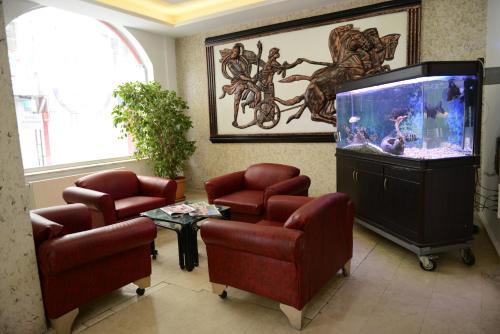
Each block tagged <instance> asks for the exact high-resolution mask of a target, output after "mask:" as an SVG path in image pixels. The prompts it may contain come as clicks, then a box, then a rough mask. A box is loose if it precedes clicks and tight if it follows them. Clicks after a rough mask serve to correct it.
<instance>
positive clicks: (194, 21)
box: [31, 0, 342, 37]
mask: <svg viewBox="0 0 500 334" xmlns="http://www.w3.org/2000/svg"><path fill="white" fill-rule="evenodd" d="M31 1H33V2H36V3H39V4H41V5H45V6H52V7H58V8H61V9H66V10H70V11H73V12H77V13H81V14H84V15H88V16H92V17H95V18H97V19H101V20H105V21H108V22H111V23H114V24H120V25H123V26H126V27H133V28H138V29H143V30H147V31H152V32H156V33H163V34H167V35H170V36H173V37H182V36H189V35H194V34H198V33H200V32H206V31H211V30H218V31H220V29H221V28H222V27H224V26H227V25H235V24H245V23H249V22H252V21H256V20H261V19H264V18H268V17H272V16H284V15H287V14H289V13H291V12H294V11H299V10H304V9H310V8H319V7H323V6H326V5H331V4H332V3H335V2H341V1H342V0H31Z"/></svg>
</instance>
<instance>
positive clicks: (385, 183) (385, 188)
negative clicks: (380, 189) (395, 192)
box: [384, 177, 387, 190]
mask: <svg viewBox="0 0 500 334" xmlns="http://www.w3.org/2000/svg"><path fill="white" fill-rule="evenodd" d="M384 190H387V178H386V177H384Z"/></svg>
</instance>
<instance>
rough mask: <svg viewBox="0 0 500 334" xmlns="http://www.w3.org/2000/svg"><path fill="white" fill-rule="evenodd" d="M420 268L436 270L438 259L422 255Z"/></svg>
mask: <svg viewBox="0 0 500 334" xmlns="http://www.w3.org/2000/svg"><path fill="white" fill-rule="evenodd" d="M420 268H422V269H423V270H425V271H434V270H436V268H437V263H436V261H434V260H432V259H429V258H428V257H421V258H420Z"/></svg>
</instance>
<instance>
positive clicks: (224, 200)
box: [214, 190, 264, 216]
mask: <svg viewBox="0 0 500 334" xmlns="http://www.w3.org/2000/svg"><path fill="white" fill-rule="evenodd" d="M214 203H215V204H218V205H225V206H229V207H231V212H235V213H244V214H249V215H256V216H258V215H260V214H262V212H263V210H264V192H262V191H260V190H240V191H236V192H234V193H232V194H229V195H226V196H222V197H219V198H217V199H215V200H214Z"/></svg>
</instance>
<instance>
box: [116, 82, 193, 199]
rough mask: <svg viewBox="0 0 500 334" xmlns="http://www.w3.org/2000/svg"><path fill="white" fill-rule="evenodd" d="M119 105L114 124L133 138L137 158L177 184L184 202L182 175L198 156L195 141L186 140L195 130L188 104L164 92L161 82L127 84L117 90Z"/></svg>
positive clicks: (124, 133) (157, 173)
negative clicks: (192, 157)
mask: <svg viewBox="0 0 500 334" xmlns="http://www.w3.org/2000/svg"><path fill="white" fill-rule="evenodd" d="M113 97H115V98H116V97H118V98H119V101H120V102H119V103H118V104H117V105H116V106H115V107H114V108H113V112H112V115H113V124H114V125H115V127H118V128H120V130H121V137H122V138H124V137H126V136H127V135H130V136H132V140H133V142H134V144H135V152H134V156H135V157H136V158H137V159H143V158H148V159H149V161H150V163H151V164H152V165H153V170H154V173H155V174H156V175H157V176H161V177H168V178H170V179H174V180H176V182H177V191H178V192H177V195H176V197H177V199H179V200H180V199H184V189H185V186H184V182H185V178H184V176H180V175H181V174H182V173H183V171H184V167H185V164H186V162H187V160H188V159H189V157H191V155H192V154H193V153H194V151H195V149H196V146H195V142H194V141H189V140H188V139H187V137H186V135H187V131H188V130H189V129H190V128H192V127H193V124H192V122H191V118H190V117H189V116H188V115H186V113H185V112H186V110H187V109H188V108H189V107H188V105H187V103H186V102H185V101H184V100H183V99H182V98H181V97H179V96H177V94H176V93H175V92H174V91H169V90H162V89H161V85H160V84H159V83H158V82H154V81H151V82H148V83H143V82H138V81H136V82H127V83H124V84H121V85H119V86H118V87H117V88H116V89H115V90H114V91H113Z"/></svg>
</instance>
